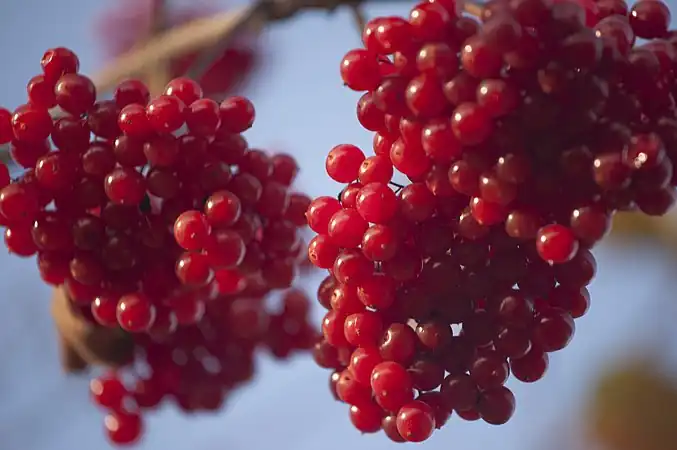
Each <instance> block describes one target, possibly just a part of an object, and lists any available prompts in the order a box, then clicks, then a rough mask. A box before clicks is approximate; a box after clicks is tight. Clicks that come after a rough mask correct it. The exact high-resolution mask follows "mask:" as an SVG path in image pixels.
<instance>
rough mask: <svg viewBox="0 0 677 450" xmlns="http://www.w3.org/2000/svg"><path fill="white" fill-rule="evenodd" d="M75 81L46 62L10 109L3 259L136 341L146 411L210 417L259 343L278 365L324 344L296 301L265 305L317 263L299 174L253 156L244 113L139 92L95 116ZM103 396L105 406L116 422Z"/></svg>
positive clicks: (291, 164) (61, 54)
mask: <svg viewBox="0 0 677 450" xmlns="http://www.w3.org/2000/svg"><path fill="white" fill-rule="evenodd" d="M78 67H79V61H78V58H77V56H76V55H75V54H74V53H73V52H72V51H70V50H68V49H65V48H55V49H51V50H49V51H47V52H46V53H45V55H44V57H43V59H42V69H43V73H42V74H40V75H37V76H35V77H33V78H32V79H31V80H30V82H29V83H28V102H27V103H26V104H25V105H22V106H20V107H18V108H17V109H16V110H15V111H13V112H10V111H8V110H6V109H0V143H3V144H4V143H9V144H10V151H11V156H12V158H13V160H14V162H16V164H18V165H19V166H21V167H22V168H23V169H25V170H24V171H23V173H21V174H20V175H19V176H18V177H17V178H16V179H10V175H9V171H8V168H7V167H6V166H4V165H2V166H0V169H1V170H0V223H1V224H2V225H3V226H5V230H4V238H5V244H6V246H7V248H8V249H9V251H10V252H11V253H13V254H16V255H18V256H21V257H30V256H33V255H36V254H37V263H38V268H39V272H40V275H41V277H42V278H43V280H44V281H45V282H47V283H48V284H50V285H53V286H63V289H64V290H65V292H66V294H67V296H68V298H69V299H70V301H71V303H72V304H73V306H74V307H75V309H76V310H78V309H79V310H81V311H84V312H85V314H84V316H85V317H86V318H88V319H90V320H91V321H93V322H94V323H96V324H98V325H101V326H105V327H113V328H117V327H121V328H122V329H123V330H124V331H125V332H129V333H133V339H134V341H135V344H136V346H137V348H138V350H139V351H141V352H142V353H143V354H144V356H143V359H145V360H146V361H147V363H148V365H149V367H150V369H151V371H152V376H151V377H150V378H148V379H142V380H141V384H142V385H143V386H145V389H147V390H149V389H150V390H152V393H149V392H146V393H145V394H144V393H143V392H141V393H139V392H137V391H135V390H130V391H129V392H130V393H131V394H133V397H134V398H135V399H136V400H137V404H138V406H141V407H152V406H154V405H155V404H157V403H158V402H159V401H160V400H161V398H162V397H164V396H166V395H172V396H174V397H175V398H176V399H177V401H178V403H179V404H180V405H181V406H182V407H183V408H184V409H187V410H196V409H213V408H216V407H218V405H220V403H221V400H220V399H222V398H223V396H224V395H225V393H226V391H227V390H229V389H232V388H233V386H234V385H235V384H238V383H242V382H244V381H246V380H248V379H249V378H250V376H251V372H252V367H251V364H252V359H253V352H254V350H255V349H256V348H257V347H259V346H260V345H259V344H266V345H267V346H268V347H269V349H270V350H271V351H272V353H273V354H274V355H277V356H279V357H280V358H284V357H286V356H288V355H289V354H291V353H292V352H293V351H294V350H295V349H307V348H309V347H311V346H312V344H313V343H314V337H315V332H314V331H313V329H312V328H311V327H310V325H309V324H308V322H307V321H306V314H307V311H308V308H309V305H308V304H307V300H306V298H305V297H304V296H303V295H302V294H300V293H298V292H295V291H290V292H289V293H288V294H287V296H286V297H285V299H284V308H283V311H282V312H281V313H280V314H277V313H275V314H273V313H270V312H267V310H266V308H265V302H264V300H265V299H266V298H267V296H268V294H269V293H271V292H272V291H277V290H286V289H289V288H291V286H292V284H293V281H294V279H295V276H296V273H297V270H298V269H299V267H300V266H301V264H302V262H303V261H307V258H306V254H305V245H304V244H303V243H302V242H301V238H300V231H301V228H303V227H304V226H305V225H306V219H305V211H306V209H307V207H308V205H309V203H310V199H309V198H308V197H307V196H305V195H302V194H297V193H293V192H291V191H290V186H291V185H292V183H293V181H294V179H295V177H296V174H297V171H298V167H297V164H296V161H295V160H294V159H293V158H292V157H291V156H289V155H285V154H278V155H275V156H269V155H267V154H266V153H265V152H263V151H260V150H255V149H250V148H249V147H248V144H247V141H246V140H245V138H244V137H243V136H242V134H241V133H242V132H244V131H245V130H247V129H249V128H250V127H251V126H252V123H253V121H254V115H255V114H254V108H253V106H252V104H251V103H250V102H249V100H247V99H245V98H242V97H232V98H228V99H226V100H224V101H223V102H221V103H220V104H219V103H217V102H215V101H214V100H211V99H208V98H203V95H202V90H201V88H200V86H199V85H198V84H197V83H195V82H194V81H191V80H189V79H186V78H178V79H174V80H172V81H171V82H170V83H169V84H168V85H167V87H166V88H165V91H164V93H163V94H162V95H160V96H158V97H155V98H153V99H151V98H150V94H149V92H148V89H147V87H146V86H145V85H144V84H143V83H142V82H140V81H136V80H129V81H124V82H122V83H120V84H119V85H118V86H117V88H116V90H115V93H114V96H113V99H112V100H99V101H97V98H96V97H97V96H96V90H95V87H94V84H93V83H92V81H91V80H90V79H89V78H87V77H85V76H83V75H81V74H79V73H78ZM53 116H54V117H53ZM177 355H179V356H177ZM180 355H183V356H180ZM177 358H179V359H180V360H177ZM136 359H137V361H136V362H137V363H138V362H139V361H140V360H142V359H141V358H136ZM206 361H211V362H206ZM210 364H211V366H210ZM215 365H216V368H214V366H215ZM172 377H173V378H172ZM169 378H171V380H169ZM179 382H180V383H181V384H180V386H179V385H177V384H176V383H179ZM172 383H174V384H172ZM103 384H104V385H105V386H108V385H109V383H107V382H106V383H103ZM105 386H103V387H100V388H97V389H98V390H100V391H101V392H99V394H97V398H99V400H98V401H99V403H101V404H102V405H105V406H107V407H109V408H119V407H121V405H122V403H119V402H118V400H119V398H118V397H119V395H118V394H116V393H115V392H118V390H119V389H118V388H117V387H115V386H114V385H111V386H114V387H112V388H110V389H112V391H110V392H113V394H110V393H109V389H108V388H106V387H105ZM217 391H218V392H217ZM97 392H98V391H97ZM214 392H217V393H214ZM212 394H213V395H212ZM143 395H146V397H143ZM205 396H206V397H205ZM111 398H112V400H111ZM125 398H127V397H126V396H125ZM106 399H108V400H106ZM124 404H125V405H127V406H128V404H127V403H124ZM116 414H117V415H116ZM107 426H108V428H109V432H110V433H109V435H110V438H111V439H112V440H113V441H114V442H117V443H129V442H131V441H133V440H135V439H137V438H138V436H139V433H140V416H139V415H138V413H137V412H132V411H130V410H123V409H116V411H115V413H114V415H113V416H112V418H111V419H110V420H107Z"/></svg>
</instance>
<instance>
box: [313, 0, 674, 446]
mask: <svg viewBox="0 0 677 450" xmlns="http://www.w3.org/2000/svg"><path fill="white" fill-rule="evenodd" d="M466 9H467V8H466ZM479 15H480V16H481V17H479V18H478V19H479V20H475V19H474V18H472V17H467V16H464V15H459V13H458V12H457V8H456V5H455V4H454V2H453V0H430V1H429V2H424V3H421V4H419V5H417V6H416V7H414V8H413V9H412V10H411V14H410V16H409V18H407V19H405V18H400V17H383V18H377V19H374V20H371V21H370V22H369V23H368V24H367V25H366V28H365V30H364V33H363V43H364V48H361V49H356V50H352V51H350V52H348V53H347V54H346V56H345V57H344V58H343V60H342V62H341V66H340V67H341V69H340V71H341V76H342V78H343V81H344V83H345V84H346V86H348V87H349V88H351V89H353V90H356V91H366V92H365V93H364V95H363V96H362V97H361V98H360V100H359V102H358V105H357V116H358V119H359V122H360V123H361V125H362V126H363V127H364V128H366V129H368V130H370V131H373V132H375V135H374V141H373V150H374V155H373V156H369V157H365V154H364V153H363V152H362V150H360V149H359V148H357V147H355V146H353V145H348V144H343V145H338V146H336V147H334V148H333V149H332V150H331V151H330V152H329V155H328V157H327V160H326V170H327V172H328V174H329V176H330V177H331V178H332V179H333V180H335V181H337V182H339V183H345V184H347V186H346V187H345V188H344V189H343V190H342V191H341V193H340V195H339V198H338V199H336V198H333V197H320V198H317V199H315V200H313V202H312V203H311V205H310V207H309V209H308V211H307V218H308V223H309V225H310V227H311V228H312V229H313V230H314V231H315V232H316V233H318V235H317V236H316V237H315V238H314V239H313V240H312V242H311V243H310V245H309V249H308V252H309V257H310V260H311V261H312V262H313V263H314V264H315V265H316V266H318V267H320V268H324V269H328V270H329V272H330V275H329V276H328V277H327V278H326V279H325V280H324V282H323V283H322V285H321V286H320V290H319V292H318V298H319V302H320V303H321V304H322V305H323V306H324V307H325V308H326V309H328V310H329V311H328V312H327V314H326V316H325V318H324V321H323V323H322V331H323V335H324V339H323V341H321V342H320V343H318V344H317V346H316V348H315V357H316V360H317V362H318V364H319V365H321V366H323V367H326V368H330V369H332V370H334V371H335V372H334V373H333V375H332V378H331V380H332V389H333V390H334V392H335V395H336V397H337V398H338V399H340V400H341V401H343V402H345V403H347V404H349V405H350V417H351V420H352V423H353V424H354V425H355V427H356V428H357V429H359V430H360V431H362V432H365V433H371V432H377V431H379V430H381V429H382V430H383V431H384V432H385V433H386V434H387V436H388V437H389V438H391V439H392V440H394V441H399V442H401V441H413V442H419V441H424V440H426V439H427V438H428V437H429V436H430V435H431V434H432V433H433V431H434V429H435V428H441V427H442V426H443V425H444V424H445V422H446V421H447V420H448V419H449V417H450V415H451V414H452V412H455V413H456V414H458V416H459V417H461V418H462V419H465V420H478V419H483V420H484V421H485V422H487V423H490V424H496V425H498V424H503V423H505V422H507V421H508V420H509V419H510V417H511V416H512V415H513V413H514V409H515V398H514V396H513V393H512V392H511V391H510V390H509V389H508V388H506V387H505V386H504V384H505V383H506V381H507V380H508V378H509V375H510V374H511V373H512V375H513V376H514V377H515V378H516V379H517V380H520V381H522V382H534V381H536V380H538V379H540V378H541V377H543V375H544V373H545V371H546V369H547V366H548V362H549V359H548V358H549V354H550V353H552V352H556V351H558V350H561V349H563V348H564V347H565V346H567V344H568V343H569V342H570V340H571V338H572V337H573V334H574V329H575V327H574V319H576V318H579V317H581V316H583V315H584V314H585V313H586V311H587V309H588V306H589V296H588V291H587V289H586V286H587V285H588V284H589V283H590V281H591V280H592V278H593V276H594V273H595V270H596V265H595V259H594V257H593V255H592V253H591V249H592V247H593V246H594V245H595V244H596V243H597V242H599V241H600V240H601V239H602V238H603V237H604V236H605V234H606V233H607V232H608V230H609V227H610V222H611V219H612V216H613V214H614V213H615V212H616V211H619V210H621V211H635V210H638V211H641V212H643V213H645V214H649V215H663V214H665V213H666V212H667V211H668V210H669V208H670V207H671V206H672V205H673V203H674V201H675V189H674V187H675V186H676V185H677V176H675V175H674V171H673V165H674V164H675V163H677V108H676V104H675V95H677V77H676V73H677V72H676V70H677V32H671V31H669V30H668V24H669V22H670V12H669V10H668V8H667V7H666V6H665V4H663V3H662V2H660V1H656V0H640V1H639V2H637V3H636V4H635V5H634V6H633V7H632V8H631V9H628V6H627V5H626V4H625V2H624V1H623V0H599V1H589V2H576V1H566V0H565V1H560V0H557V1H553V0H494V1H492V2H490V3H488V4H486V5H484V6H483V8H482V10H481V14H479ZM636 39H644V40H646V41H644V43H641V42H638V43H637V44H636V43H635V40H636ZM395 171H398V172H400V173H401V174H403V175H404V176H405V177H406V178H407V179H408V180H409V182H408V183H406V185H404V186H402V185H398V184H396V183H394V182H393V181H392V179H393V174H394V172H395Z"/></svg>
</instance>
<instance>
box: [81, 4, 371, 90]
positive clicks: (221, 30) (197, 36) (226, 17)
mask: <svg viewBox="0 0 677 450" xmlns="http://www.w3.org/2000/svg"><path fill="white" fill-rule="evenodd" d="M359 1H360V0H259V1H257V2H255V3H254V4H252V5H249V6H244V7H241V8H238V9H236V10H234V11H229V12H224V13H220V14H216V15H214V16H211V17H207V18H203V19H197V20H193V21H191V22H189V23H186V24H185V25H182V26H179V27H176V28H173V29H170V30H167V31H166V32H164V33H162V34H161V35H158V36H155V37H154V38H153V39H151V40H149V41H148V42H146V43H145V45H143V46H141V47H140V48H136V49H133V50H131V51H130V52H129V53H126V54H124V55H122V56H121V57H119V58H117V59H116V60H115V61H113V62H112V63H111V64H110V65H109V66H107V67H106V68H104V69H103V70H102V71H101V72H100V73H99V74H98V75H96V76H94V77H93V79H94V82H95V84H96V85H97V88H98V90H99V91H100V92H105V91H108V90H110V89H112V88H113V87H114V86H115V85H116V84H117V83H118V82H120V81H122V80H123V79H124V78H127V77H130V76H134V75H136V74H139V73H144V72H145V71H146V70H148V69H149V68H152V67H154V66H156V65H158V64H160V63H161V62H163V61H167V60H170V59H172V58H176V57H180V56H185V55H186V54H189V53H192V52H196V51H201V50H206V52H205V54H204V55H202V56H200V57H199V58H198V62H196V63H195V66H194V67H193V68H191V69H190V75H192V76H196V75H197V76H199V75H201V74H202V73H203V71H204V70H205V69H206V68H208V67H209V66H210V65H211V63H212V62H213V61H214V59H215V58H216V57H218V55H219V54H220V53H222V49H223V48H224V47H227V46H228V45H229V44H230V43H231V42H232V40H233V38H234V37H235V36H236V35H237V33H239V32H240V31H242V30H245V29H250V28H251V27H252V26H255V25H256V24H257V23H259V24H266V23H270V22H274V21H278V20H284V19H287V18H290V17H292V16H294V15H295V14H297V13H298V12H300V11H305V10H312V9H315V10H325V11H333V10H334V9H336V8H337V7H339V6H341V5H356V4H357V3H356V2H359Z"/></svg>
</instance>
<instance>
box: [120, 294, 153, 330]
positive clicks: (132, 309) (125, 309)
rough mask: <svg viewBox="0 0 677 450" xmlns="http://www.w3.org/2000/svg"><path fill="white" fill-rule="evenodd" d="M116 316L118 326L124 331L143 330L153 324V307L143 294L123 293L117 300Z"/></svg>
mask: <svg viewBox="0 0 677 450" xmlns="http://www.w3.org/2000/svg"><path fill="white" fill-rule="evenodd" d="M117 318H118V322H119V323H120V327H122V329H124V330H126V331H130V332H133V333H138V332H141V331H145V330H147V329H148V328H150V326H151V325H152V324H153V320H154V319H155V307H154V306H153V305H152V304H151V302H150V300H149V299H148V298H146V297H145V296H143V295H139V294H129V295H125V296H123V297H121V298H120V300H119V301H118V307H117Z"/></svg>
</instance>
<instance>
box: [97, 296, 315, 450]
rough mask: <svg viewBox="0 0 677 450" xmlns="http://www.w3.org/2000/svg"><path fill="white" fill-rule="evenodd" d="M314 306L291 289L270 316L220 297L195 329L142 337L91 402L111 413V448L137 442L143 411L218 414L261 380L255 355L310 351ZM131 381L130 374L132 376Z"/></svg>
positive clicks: (259, 304) (250, 301) (254, 300)
mask: <svg viewBox="0 0 677 450" xmlns="http://www.w3.org/2000/svg"><path fill="white" fill-rule="evenodd" d="M309 308H310V301H309V299H308V298H307V297H306V295H305V294H303V293H302V292H300V291H296V290H290V291H288V292H287V293H286V294H285V295H284V297H283V299H282V309H281V311H279V312H271V311H269V310H267V309H266V306H265V304H264V301H263V298H262V297H251V298H247V297H219V298H217V299H214V300H211V301H209V302H208V303H207V306H206V312H205V315H204V317H203V318H202V320H200V322H199V323H198V324H197V325H196V326H190V327H180V328H178V329H177V330H176V332H174V333H171V334H168V335H166V336H164V337H162V338H158V336H157V335H155V336H154V337H153V338H150V337H148V336H147V335H139V336H138V337H137V339H136V344H137V352H136V355H135V361H134V364H133V365H132V366H131V367H129V368H125V369H122V370H119V371H116V372H110V373H106V374H104V375H102V376H99V377H97V378H94V379H93V380H92V381H91V383H90V391H91V394H92V398H93V400H94V402H95V403H96V404H98V405H99V406H101V407H103V408H105V409H106V410H107V411H108V414H107V415H106V418H105V421H104V424H105V428H106V433H107V435H108V438H109V440H110V441H111V442H113V443H115V444H118V445H126V444H131V443H134V442H138V440H139V439H140V437H141V436H142V433H143V416H142V413H143V412H145V411H152V410H156V409H158V408H160V407H161V406H162V404H163V402H166V401H173V402H174V403H175V404H176V405H177V406H178V407H179V408H180V409H181V410H182V411H184V412H186V413H198V412H201V411H203V412H212V411H219V410H221V408H222V407H223V405H224V402H226V401H227V398H228V396H229V395H230V393H232V392H234V391H235V390H236V389H237V388H238V387H239V386H241V385H243V384H245V383H248V382H250V381H251V380H252V378H253V377H254V375H255V363H256V353H257V349H259V348H261V347H262V346H263V347H264V348H266V349H268V351H269V352H270V353H272V355H273V356H274V357H276V358H278V359H286V358H287V357H289V356H291V355H292V354H293V353H294V352H295V351H297V350H304V351H305V350H307V349H310V348H312V346H313V344H314V343H315V342H316V341H317V333H316V331H315V330H314V329H313V328H311V327H310V326H309V325H308V322H307V318H306V316H307V314H308V311H309ZM127 375H131V377H128V376H127Z"/></svg>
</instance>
